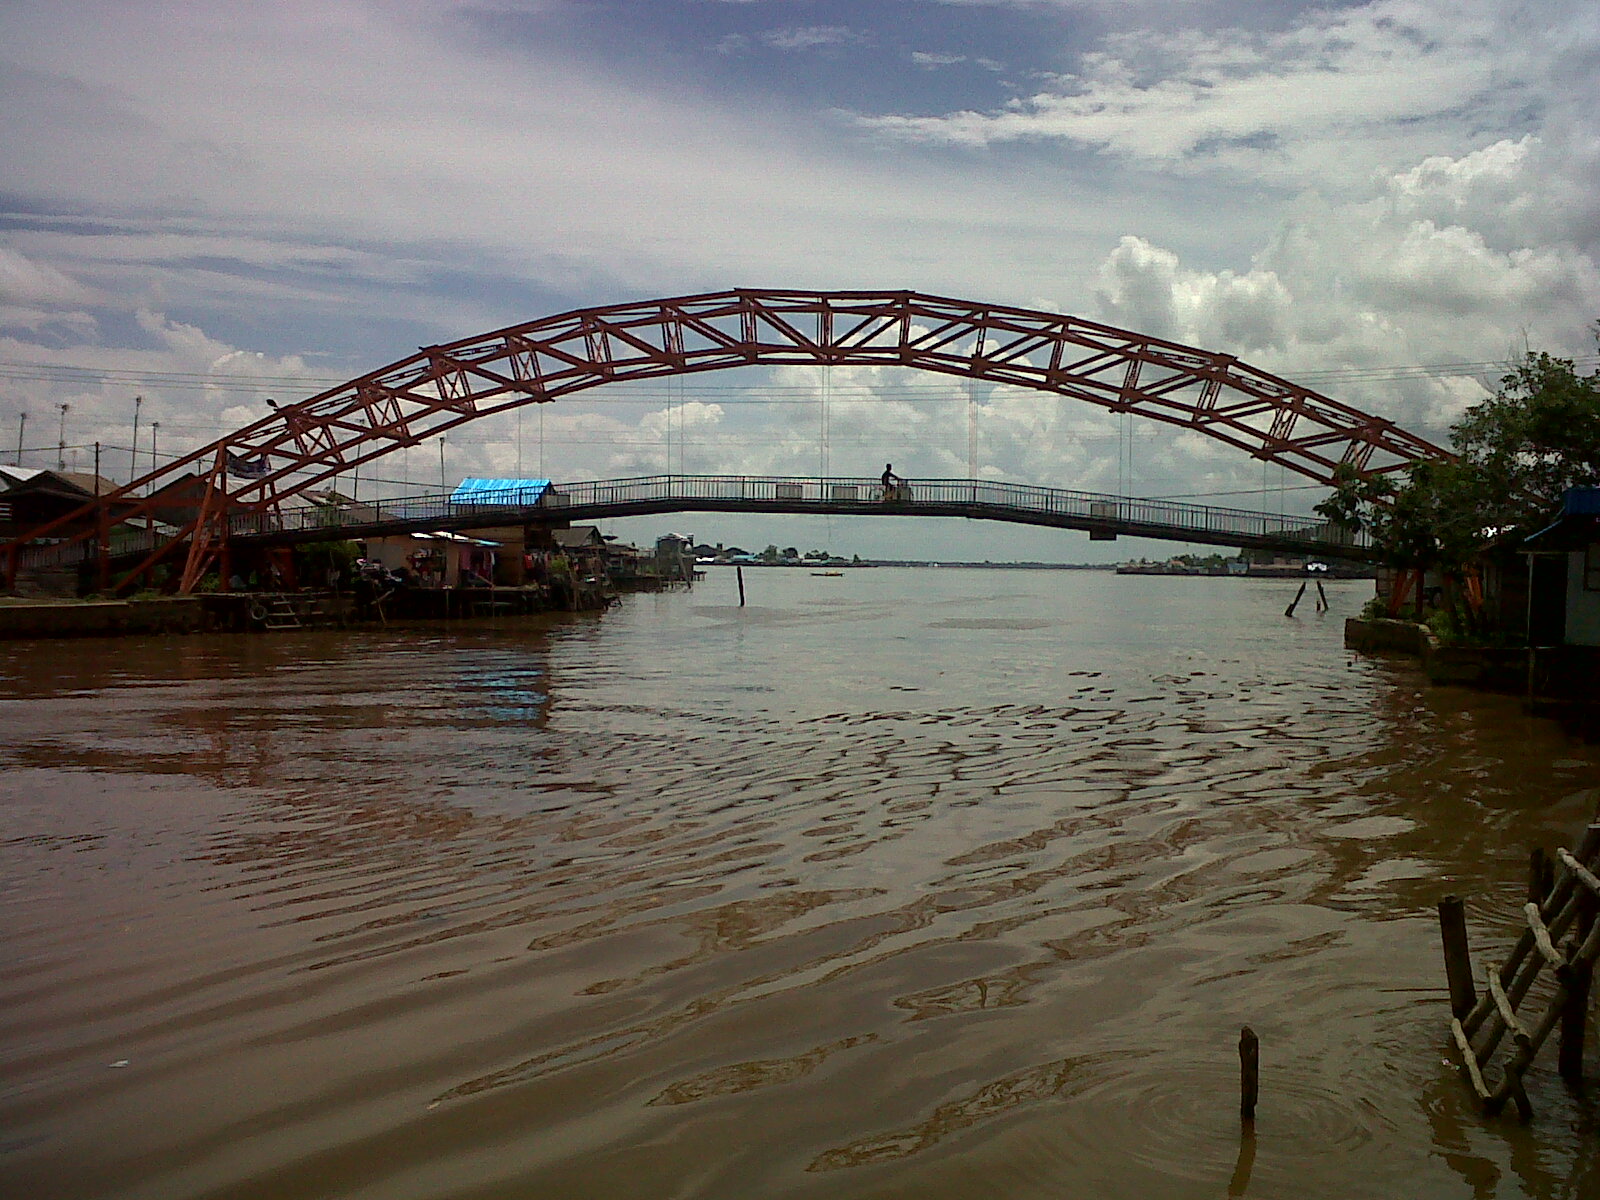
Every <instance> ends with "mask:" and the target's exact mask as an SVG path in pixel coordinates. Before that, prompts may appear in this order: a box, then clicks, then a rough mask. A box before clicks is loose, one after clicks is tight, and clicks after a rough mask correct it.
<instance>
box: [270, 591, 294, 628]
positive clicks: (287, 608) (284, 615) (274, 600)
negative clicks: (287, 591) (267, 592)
mask: <svg viewBox="0 0 1600 1200" xmlns="http://www.w3.org/2000/svg"><path fill="white" fill-rule="evenodd" d="M264 599H265V600H266V603H267V618H266V620H265V621H264V622H262V624H263V625H265V626H266V628H268V629H303V628H304V627H305V626H304V624H303V623H302V622H301V620H300V614H299V612H298V611H297V610H296V609H295V606H294V601H293V600H291V599H289V597H288V596H284V595H273V596H267V597H264Z"/></svg>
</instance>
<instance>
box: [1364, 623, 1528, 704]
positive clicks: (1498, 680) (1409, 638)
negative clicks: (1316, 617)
mask: <svg viewBox="0 0 1600 1200" xmlns="http://www.w3.org/2000/svg"><path fill="white" fill-rule="evenodd" d="M1344 644H1345V645H1347V646H1349V647H1350V648H1351V649H1352V650H1361V651H1364V652H1374V651H1376V652H1378V653H1384V652H1387V653H1391V654H1409V655H1411V656H1413V657H1415V658H1417V659H1419V660H1420V661H1421V663H1422V669H1423V671H1424V673H1425V674H1426V675H1427V676H1428V681H1429V682H1430V683H1454V684H1461V685H1463V686H1465V687H1476V688H1482V689H1484V690H1485V691H1491V692H1525V691H1526V690H1527V686H1528V651H1527V650H1526V649H1525V648H1523V647H1520V646H1446V645H1444V644H1443V643H1441V642H1440V641H1439V639H1438V637H1437V636H1436V635H1435V634H1434V632H1433V630H1431V629H1429V628H1428V627H1427V626H1426V625H1420V624H1418V623H1417V622H1415V621H1395V620H1387V619H1376V620H1362V619H1359V618H1356V617H1350V618H1348V619H1347V620H1346V621H1345V623H1344Z"/></svg>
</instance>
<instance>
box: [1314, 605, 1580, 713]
mask: <svg viewBox="0 0 1600 1200" xmlns="http://www.w3.org/2000/svg"><path fill="white" fill-rule="evenodd" d="M1344 641H1345V645H1346V646H1349V647H1350V648H1351V649H1352V650H1359V651H1362V652H1364V653H1378V654H1383V653H1389V654H1405V655H1408V656H1411V657H1414V658H1416V659H1417V660H1418V661H1419V662H1420V663H1421V666H1422V670H1423V672H1424V673H1425V674H1426V675H1427V677H1428V682H1429V683H1435V684H1455V685H1458V686H1460V687H1470V688H1478V689H1480V690H1482V691H1486V692H1504V693H1507V694H1510V695H1518V696H1522V697H1523V699H1524V703H1525V705H1526V707H1527V709H1528V710H1529V711H1530V712H1534V713H1537V714H1539V715H1544V716H1555V717H1559V718H1561V719H1562V721H1563V722H1564V723H1565V724H1567V725H1568V726H1569V728H1571V729H1572V730H1574V731H1575V732H1577V733H1578V734H1579V735H1580V736H1582V737H1584V738H1587V739H1591V740H1600V696H1597V689H1596V686H1595V683H1596V680H1600V647H1594V646H1570V645H1566V646H1538V647H1527V646H1446V645H1443V644H1441V643H1440V641H1439V639H1438V637H1437V636H1435V634H1434V632H1433V630H1431V629H1429V628H1428V627H1427V626H1426V625H1419V624H1417V623H1416V622H1415V621H1392V620H1360V619H1357V618H1354V617H1352V618H1350V619H1348V620H1346V621H1345V623H1344Z"/></svg>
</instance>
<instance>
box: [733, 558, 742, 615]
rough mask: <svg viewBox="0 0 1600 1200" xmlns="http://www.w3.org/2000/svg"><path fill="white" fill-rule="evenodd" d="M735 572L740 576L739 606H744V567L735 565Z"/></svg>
mask: <svg viewBox="0 0 1600 1200" xmlns="http://www.w3.org/2000/svg"><path fill="white" fill-rule="evenodd" d="M733 573H734V574H735V575H737V576H738V577H739V607H740V608H743V607H744V568H743V567H735V568H734V569H733Z"/></svg>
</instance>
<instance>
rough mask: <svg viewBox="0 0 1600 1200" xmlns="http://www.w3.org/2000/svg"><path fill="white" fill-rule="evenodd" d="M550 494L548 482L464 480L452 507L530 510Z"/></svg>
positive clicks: (456, 491)
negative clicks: (472, 506) (478, 506)
mask: <svg viewBox="0 0 1600 1200" xmlns="http://www.w3.org/2000/svg"><path fill="white" fill-rule="evenodd" d="M550 490H551V484H550V481H549V480H548V479H463V480H462V481H461V482H460V483H459V484H457V485H456V490H455V491H453V492H451V493H450V503H451V504H470V505H485V506H489V505H492V506H495V507H500V508H530V507H532V506H533V505H535V504H538V503H540V502H541V501H543V500H544V498H545V497H546V496H547V495H548V494H549V492H550Z"/></svg>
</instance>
